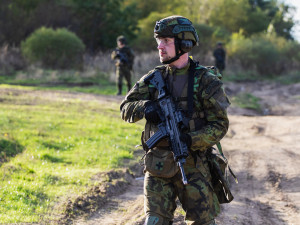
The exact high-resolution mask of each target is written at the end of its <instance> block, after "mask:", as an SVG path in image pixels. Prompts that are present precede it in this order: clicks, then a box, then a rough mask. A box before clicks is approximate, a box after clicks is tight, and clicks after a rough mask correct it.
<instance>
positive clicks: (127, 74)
mask: <svg viewBox="0 0 300 225" xmlns="http://www.w3.org/2000/svg"><path fill="white" fill-rule="evenodd" d="M123 78H125V81H126V85H127V91H129V90H130V89H131V70H130V69H129V68H128V67H127V66H118V67H117V68H116V79H117V80H116V81H117V86H118V88H119V89H121V91H122V84H123Z"/></svg>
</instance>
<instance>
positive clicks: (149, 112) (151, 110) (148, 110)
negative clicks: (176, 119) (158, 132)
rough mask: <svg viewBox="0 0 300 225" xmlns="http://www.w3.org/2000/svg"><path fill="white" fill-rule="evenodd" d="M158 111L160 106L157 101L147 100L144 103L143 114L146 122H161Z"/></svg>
mask: <svg viewBox="0 0 300 225" xmlns="http://www.w3.org/2000/svg"><path fill="white" fill-rule="evenodd" d="M159 112H160V107H159V105H158V103H156V102H154V101H148V102H146V103H145V109H144V115H145V119H146V120H147V121H148V122H151V123H155V124H158V123H159V122H161V119H160V116H159Z"/></svg>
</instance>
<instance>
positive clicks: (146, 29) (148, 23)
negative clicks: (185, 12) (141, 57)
mask: <svg viewBox="0 0 300 225" xmlns="http://www.w3.org/2000/svg"><path fill="white" fill-rule="evenodd" d="M168 15H169V13H165V14H161V13H158V12H152V13H150V15H149V16H148V17H147V18H145V19H143V20H141V21H140V22H139V28H140V30H139V31H138V33H137V37H138V38H137V40H136V43H135V45H136V47H137V49H139V50H149V49H151V50H153V49H155V48H156V46H157V45H156V42H155V40H154V34H153V28H154V26H155V23H156V21H158V20H160V19H161V18H164V17H167V16H168Z"/></svg>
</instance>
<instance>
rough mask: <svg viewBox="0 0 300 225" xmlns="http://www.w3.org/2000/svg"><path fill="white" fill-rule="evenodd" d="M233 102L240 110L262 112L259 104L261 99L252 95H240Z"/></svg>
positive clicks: (232, 99)
mask: <svg viewBox="0 0 300 225" xmlns="http://www.w3.org/2000/svg"><path fill="white" fill-rule="evenodd" d="M231 101H232V103H233V104H234V105H237V106H238V107H240V108H245V109H253V110H256V111H261V105H260V104H259V101H260V98H258V97H256V96H254V95H252V94H250V93H246V92H243V93H240V94H238V95H237V96H234V97H232V98H231Z"/></svg>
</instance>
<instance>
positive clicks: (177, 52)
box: [162, 37, 186, 64]
mask: <svg viewBox="0 0 300 225" xmlns="http://www.w3.org/2000/svg"><path fill="white" fill-rule="evenodd" d="M174 44H175V51H176V56H175V57H173V58H171V59H169V60H168V61H163V62H162V63H163V64H170V63H172V62H174V61H176V60H177V59H179V58H180V56H182V55H183V54H185V53H186V52H183V51H181V52H180V40H179V39H178V38H177V37H175V40H174Z"/></svg>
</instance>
